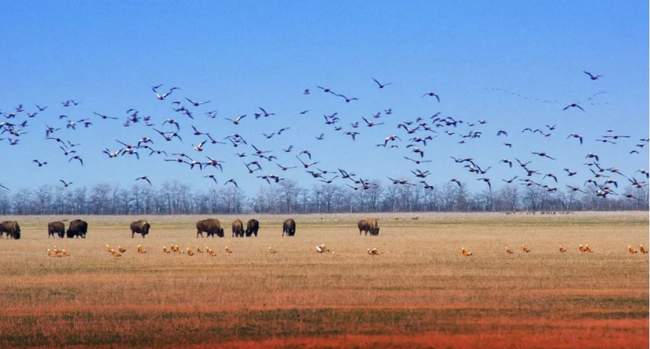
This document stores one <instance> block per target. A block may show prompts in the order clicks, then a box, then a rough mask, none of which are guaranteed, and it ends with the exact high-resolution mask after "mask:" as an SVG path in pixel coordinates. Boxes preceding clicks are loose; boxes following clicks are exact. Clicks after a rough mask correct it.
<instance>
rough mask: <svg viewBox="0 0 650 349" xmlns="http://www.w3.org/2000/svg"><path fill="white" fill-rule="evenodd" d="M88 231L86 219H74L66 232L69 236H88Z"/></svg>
mask: <svg viewBox="0 0 650 349" xmlns="http://www.w3.org/2000/svg"><path fill="white" fill-rule="evenodd" d="M87 233H88V223H86V221H82V220H81V219H75V220H73V221H70V225H68V231H67V232H66V235H67V236H68V238H70V239H71V238H78V237H80V238H83V239H85V238H86V234H87Z"/></svg>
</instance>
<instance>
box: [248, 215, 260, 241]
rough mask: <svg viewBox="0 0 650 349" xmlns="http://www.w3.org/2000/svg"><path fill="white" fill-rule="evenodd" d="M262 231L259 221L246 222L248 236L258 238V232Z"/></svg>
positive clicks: (250, 220)
mask: <svg viewBox="0 0 650 349" xmlns="http://www.w3.org/2000/svg"><path fill="white" fill-rule="evenodd" d="M259 230H260V222H259V221H258V220H257V219H249V220H248V222H246V236H251V235H255V237H257V232H258V231H259Z"/></svg>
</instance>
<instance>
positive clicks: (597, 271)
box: [0, 213, 649, 348]
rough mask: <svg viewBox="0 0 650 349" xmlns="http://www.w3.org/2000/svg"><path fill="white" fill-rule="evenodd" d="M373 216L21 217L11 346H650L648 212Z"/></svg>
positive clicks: (8, 274) (7, 250)
mask: <svg viewBox="0 0 650 349" xmlns="http://www.w3.org/2000/svg"><path fill="white" fill-rule="evenodd" d="M361 216H362V215H347V214H342V215H323V216H321V215H296V216H294V218H295V219H296V222H297V236H296V237H294V238H282V237H281V222H282V221H283V219H284V218H286V216H256V217H255V218H258V219H259V220H260V223H261V228H260V237H258V238H246V239H233V238H230V222H231V221H232V220H233V219H234V217H228V216H217V217H218V218H220V219H221V221H222V222H225V223H226V224H225V226H226V227H227V229H226V238H223V239H219V238H204V239H196V238H195V229H194V222H195V221H196V220H198V219H201V218H205V216H160V217H157V216H153V217H145V218H146V219H148V220H149V221H150V222H151V223H152V229H151V234H150V235H149V236H148V237H147V238H146V239H142V238H140V237H137V236H136V238H135V239H131V238H130V231H129V223H130V222H131V221H132V220H135V219H137V218H140V217H108V216H102V217H92V216H91V217H84V218H86V219H87V220H88V222H89V233H88V238H87V239H85V240H82V239H76V240H72V239H65V240H58V239H57V240H54V239H49V240H48V238H47V230H46V226H47V222H48V221H51V220H54V219H59V218H61V217H57V218H54V217H17V218H16V219H17V220H19V222H20V224H21V226H22V228H23V238H22V239H21V240H18V241H15V240H0V265H2V274H1V275H2V276H0V347H16V346H18V347H23V346H34V347H38V346H42V347H52V346H54V347H58V346H66V345H67V346H79V347H94V346H109V347H110V346H114V347H128V346H133V347H150V346H158V347H160V346H170V347H178V346H190V345H195V346H197V347H202V346H204V347H210V346H228V347H256V346H264V347H284V346H293V347H378V346H379V347H381V346H390V347H404V348H415V347H428V345H431V346H441V347H452V348H466V347H477V343H478V342H477V341H479V340H481V339H482V340H484V345H483V346H481V347H490V346H492V347H522V346H521V340H522V338H523V339H527V340H529V341H530V342H528V344H529V345H527V346H523V347H529V348H532V347H558V348H559V347H567V348H571V347H593V348H606V347H620V346H629V347H636V346H639V345H640V346H643V347H647V345H648V340H647V338H648V317H647V314H648V255H644V254H641V253H638V254H635V255H631V254H629V253H628V249H627V246H628V245H633V246H636V247H638V246H639V244H644V245H645V246H648V245H649V244H648V217H647V214H646V213H585V214H575V215H556V216H546V215H544V216H540V215H535V216H527V215H504V214H403V215H402V214H400V215H391V214H382V215H372V216H373V217H380V224H381V233H380V236H379V237H365V236H359V232H358V230H357V228H356V220H357V219H358V218H359V217H361ZM250 217H252V216H250ZM250 217H249V216H244V215H242V216H239V218H241V219H242V220H244V221H245V220H246V219H248V218H250ZM415 217H417V219H415ZM68 218H72V217H68ZM75 218H76V217H75ZM3 219H7V217H3ZM321 243H323V244H325V245H326V246H327V248H329V249H331V250H332V251H333V252H334V253H316V251H315V246H316V245H318V244H321ZM106 244H109V245H110V246H111V247H113V248H115V249H117V247H118V246H121V247H124V248H126V249H127V251H126V252H125V253H123V254H122V256H121V257H113V256H112V255H111V254H110V253H108V252H107V249H106V247H105V245H106ZM171 244H178V245H179V246H180V247H181V250H184V249H186V248H187V247H190V248H191V249H192V250H193V251H194V252H195V255H194V256H188V255H187V254H182V255H181V254H165V253H163V252H162V247H163V246H170V245H171ZM560 244H561V245H563V246H566V247H567V249H568V251H567V252H566V253H560V252H559V250H558V249H559V246H560ZM579 244H589V246H590V247H591V248H592V250H593V253H581V252H579V251H578V245H579ZM53 245H56V246H57V247H58V248H65V249H66V251H68V252H69V253H70V254H71V256H70V257H66V258H56V257H48V256H47V249H48V248H52V246H53ZM137 245H142V247H143V248H145V249H146V251H147V253H146V254H139V253H137V252H136V246H137ZM523 245H525V246H527V247H528V248H530V250H531V252H530V253H524V252H523V251H522V248H521V246H523ZM205 246H208V247H210V248H212V249H213V250H214V251H215V252H216V255H215V256H213V257H211V256H208V255H207V254H206V253H196V248H197V247H201V248H203V247H205ZM226 246H228V247H229V248H230V250H232V253H231V254H227V253H225V251H224V248H225V247H226ZM505 246H510V247H511V249H512V250H513V251H514V254H508V253H506V252H505V249H504V248H505ZM269 247H271V248H272V249H273V251H275V252H276V253H270V252H269ZM461 247H465V248H466V249H467V250H469V251H471V252H472V254H473V255H472V256H470V257H463V256H462V255H461V253H460V249H461ZM368 248H376V249H377V250H378V251H379V252H380V254H379V255H368V253H367V249H368ZM567 336H568V337H569V341H568V342H567V338H564V337H567ZM594 336H597V337H599V338H602V339H600V340H598V339H597V338H594ZM549 338H550V339H549ZM553 338H557V342H553V341H552V339H553ZM562 338H564V339H562ZM594 341H595V342H594Z"/></svg>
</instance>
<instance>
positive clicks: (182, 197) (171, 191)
mask: <svg viewBox="0 0 650 349" xmlns="http://www.w3.org/2000/svg"><path fill="white" fill-rule="evenodd" d="M374 184H376V185H373V186H372V187H371V188H370V189H367V190H354V189H352V188H350V187H347V186H339V185H334V184H326V185H316V186H314V187H312V188H303V187H300V186H299V185H298V184H297V183H296V182H294V181H291V180H286V181H282V182H280V183H279V184H274V185H267V186H263V187H261V188H259V190H258V191H257V193H256V194H255V195H254V196H247V195H245V194H244V192H243V191H242V190H241V189H239V188H236V187H231V186H228V187H214V188H210V189H205V190H197V189H195V190H192V189H191V187H190V186H189V185H187V184H183V183H179V182H175V181H174V182H166V183H164V184H162V185H160V186H156V187H155V186H150V185H146V184H136V185H133V186H131V187H128V188H125V187H120V186H116V185H110V184H96V185H93V186H91V187H85V186H78V187H76V188H72V187H71V188H67V189H66V188H63V187H60V186H48V185H44V186H41V187H38V188H35V189H22V190H17V191H14V192H0V214H3V215H8V214H18V215H27V214H30V215H45V214H47V215H56V214H98V215H139V214H210V213H222V214H231V213H245V212H257V213H341V212H425V211H431V212H489V211H583V210H596V211H609V210H647V209H648V188H647V187H643V188H634V187H628V188H625V189H622V190H620V191H619V193H622V194H632V195H633V198H627V197H624V196H623V195H617V196H610V197H608V198H606V199H604V198H601V197H597V196H596V195H595V191H594V190H590V188H589V187H588V186H586V187H584V188H583V190H584V193H580V192H561V191H557V192H548V191H546V190H545V189H544V188H539V187H527V188H522V187H519V186H514V185H513V186H504V187H502V188H500V189H498V190H496V191H493V192H491V191H483V192H478V193H470V192H469V191H468V190H466V189H465V187H464V186H460V187H459V186H457V185H455V184H452V183H449V184H445V185H442V186H440V187H435V188H434V189H429V190H426V189H424V188H423V187H421V186H405V185H387V186H386V185H382V183H380V182H375V183H374Z"/></svg>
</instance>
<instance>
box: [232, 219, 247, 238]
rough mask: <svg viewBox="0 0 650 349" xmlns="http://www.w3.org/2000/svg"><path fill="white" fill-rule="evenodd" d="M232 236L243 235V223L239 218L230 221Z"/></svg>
mask: <svg viewBox="0 0 650 349" xmlns="http://www.w3.org/2000/svg"><path fill="white" fill-rule="evenodd" d="M232 237H234V238H235V237H241V238H243V237H244V223H243V222H242V221H241V219H235V220H234V221H233V222H232Z"/></svg>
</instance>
